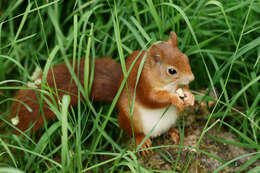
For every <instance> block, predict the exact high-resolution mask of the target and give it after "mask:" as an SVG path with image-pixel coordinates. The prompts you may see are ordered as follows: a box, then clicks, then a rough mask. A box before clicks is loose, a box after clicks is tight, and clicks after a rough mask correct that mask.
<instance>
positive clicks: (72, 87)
mask: <svg viewBox="0 0 260 173" xmlns="http://www.w3.org/2000/svg"><path fill="white" fill-rule="evenodd" d="M84 61H85V60H84V59H81V60H80V64H79V68H78V64H77V62H76V63H75V66H74V67H75V68H74V73H75V75H76V76H77V77H78V79H79V81H80V83H81V85H82V87H84ZM70 63H71V65H72V61H71V62H70ZM94 71H95V72H94V81H93V85H92V90H91V94H90V100H92V99H93V100H94V101H105V102H112V100H113V99H114V96H115V94H116V93H117V89H118V86H119V82H120V76H121V74H122V71H121V66H120V64H119V63H117V62H115V61H114V60H113V59H112V58H100V59H96V60H95V70H94ZM41 77H42V75H40V78H41ZM46 82H47V84H48V87H50V88H51V89H52V91H53V92H54V94H53V96H54V100H51V99H50V97H48V96H46V95H44V96H45V99H48V100H49V101H51V103H54V101H55V104H58V100H61V99H62V96H63V95H65V94H68V95H70V97H71V102H70V105H72V106H75V105H77V104H78V97H77V96H78V86H77V84H76V83H75V81H74V79H73V78H72V76H71V73H70V72H69V70H68V68H67V66H66V64H64V63H63V64H58V65H56V66H54V67H52V68H51V69H50V70H49V72H48V74H47V78H46ZM37 88H39V89H40V85H37ZM55 92H57V93H58V94H56V95H58V97H57V96H55ZM81 98H83V97H82V95H81ZM15 99H17V100H19V102H17V101H15V102H13V104H12V106H11V112H10V117H11V118H15V119H18V120H16V122H18V123H17V124H15V125H16V127H17V128H19V129H20V130H22V131H24V130H26V129H28V128H29V126H30V124H33V123H35V124H34V126H33V131H37V130H38V129H39V128H40V127H41V126H42V125H43V124H44V118H45V120H50V119H53V118H56V115H55V114H54V113H53V112H52V111H51V110H50V109H49V106H48V104H47V103H46V102H45V99H42V104H40V102H41V100H40V92H39V91H38V90H36V89H23V90H19V91H18V92H17V93H16V95H15ZM24 104H26V105H28V106H29V107H30V109H31V112H30V111H29V110H28V109H27V108H26V107H25V106H24ZM41 110H42V111H41ZM43 115H44V117H43Z"/></svg>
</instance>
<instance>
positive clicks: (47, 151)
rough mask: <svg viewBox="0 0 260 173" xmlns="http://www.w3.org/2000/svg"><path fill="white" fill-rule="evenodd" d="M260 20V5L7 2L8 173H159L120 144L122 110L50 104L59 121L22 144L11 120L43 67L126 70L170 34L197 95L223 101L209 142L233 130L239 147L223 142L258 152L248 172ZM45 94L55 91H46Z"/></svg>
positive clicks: (194, 0) (1, 43)
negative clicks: (132, 57)
mask: <svg viewBox="0 0 260 173" xmlns="http://www.w3.org/2000/svg"><path fill="white" fill-rule="evenodd" d="M259 17H260V1H259V0H241V1H238V0H229V1H225V0H219V1H217V0H210V1H207V0H200V1H199V0H190V1H187V0H158V1H152V0H146V1H143V0H131V1H123V0H118V1H111V0H92V1H83V0H77V1H64V0H44V1H37V0H17V1H8V0H1V1H0V69H1V70H0V114H1V116H0V119H1V122H0V131H1V134H0V146H1V147H0V167H2V168H0V172H20V171H18V170H16V169H19V170H22V171H25V172H60V171H61V170H62V171H63V172H87V171H88V170H91V171H93V172H100V171H101V172H126V171H128V172H129V171H131V172H149V171H152V170H148V169H146V168H144V167H142V166H141V165H140V164H138V162H137V157H138V154H137V152H136V151H133V150H129V148H128V146H127V144H125V143H123V142H120V141H122V139H123V132H122V131H121V130H120V129H119V128H118V123H117V119H116V116H117V113H116V110H114V106H115V102H114V103H113V104H111V105H107V104H104V103H93V102H90V101H89V100H87V101H86V102H82V104H81V105H79V106H78V107H76V108H74V109H71V108H68V106H67V104H68V101H69V98H68V97H64V98H63V99H62V100H61V104H60V105H50V106H51V108H52V109H53V110H56V111H57V116H58V117H60V118H59V120H57V121H54V122H52V123H50V124H49V125H48V126H46V127H45V128H43V129H42V130H41V131H40V132H39V134H38V135H36V136H33V137H30V135H29V133H25V134H23V135H22V136H17V135H15V134H14V133H13V131H14V129H15V127H14V126H12V124H10V123H8V121H7V120H8V115H9V111H10V105H11V103H12V101H13V99H12V96H13V94H14V91H16V90H18V89H22V88H26V83H27V82H28V81H30V80H31V78H30V76H31V74H32V72H33V71H34V69H35V68H36V66H40V67H41V68H42V69H43V70H44V72H46V71H47V70H48V69H49V67H50V66H52V65H54V64H57V63H60V62H64V61H65V62H67V61H68V59H71V58H73V59H74V60H76V59H77V58H80V57H85V58H86V61H88V60H89V58H90V57H92V58H98V57H103V56H112V57H113V58H115V59H116V60H117V61H120V62H121V63H122V64H123V68H124V59H125V58H126V57H127V56H128V55H129V54H130V53H131V52H132V51H133V50H137V49H146V48H147V47H149V46H150V45H151V44H152V43H154V42H156V41H159V40H166V39H168V37H169V33H170V31H175V32H176V33H177V35H178V38H179V40H178V42H179V48H180V49H181V50H182V51H183V52H184V53H186V54H187V55H188V56H189V58H190V61H191V66H192V70H193V72H194V75H195V78H196V79H195V81H194V82H193V83H192V84H191V88H192V89H193V90H194V91H198V90H201V89H206V88H208V90H207V91H209V89H211V88H213V89H216V90H217V91H218V92H219V97H218V98H219V99H217V103H216V105H215V107H214V108H213V110H212V111H211V113H210V114H208V115H205V128H204V129H205V130H204V131H203V133H202V134H201V138H200V139H202V138H203V136H204V135H205V134H206V133H207V128H208V127H209V126H210V125H211V124H210V123H213V125H214V126H216V127H218V128H226V129H228V130H230V131H232V132H233V133H234V134H236V136H237V138H238V139H239V143H231V142H230V143H229V142H228V141H222V142H224V143H225V142H226V143H228V145H238V146H241V147H244V148H252V149H254V150H255V151H254V153H251V154H252V155H253V158H252V160H251V161H249V162H246V163H245V164H244V165H242V167H243V169H242V170H244V169H247V168H249V166H250V165H251V164H253V163H254V161H256V160H258V159H259V158H260V147H259V146H260V145H259V143H260V106H259V105H260V104H259V100H260V91H259V90H260V88H259V87H260V86H259V85H260V82H259V80H260V62H259V60H260V37H259V36H260V21H259ZM83 87H84V86H82V88H83ZM85 89H86V90H84V89H83V90H82V91H83V92H84V91H85V95H87V92H88V89H87V88H85ZM43 90H45V91H47V92H48V89H47V87H46V86H44V85H43ZM214 91H215V90H214ZM196 99H197V100H200V99H204V100H210V99H212V98H209V97H204V96H202V95H199V94H197V95H196ZM115 101H116V100H115ZM68 111H69V115H68V116H67V113H68ZM199 144H200V140H199V141H198V143H197V147H199ZM159 147H163V146H159ZM241 157H245V156H241ZM189 164H190V162H187V165H185V166H189ZM229 164H230V162H226V163H224V164H223V166H222V167H221V168H219V169H218V170H216V172H219V171H221V170H222V169H223V168H225V167H226V166H228V165H229ZM7 167H8V168H7ZM10 167H12V168H10ZM15 168H16V169H15ZM242 170H241V171H242ZM251 171H252V172H253V171H255V172H257V171H260V167H256V168H254V170H251Z"/></svg>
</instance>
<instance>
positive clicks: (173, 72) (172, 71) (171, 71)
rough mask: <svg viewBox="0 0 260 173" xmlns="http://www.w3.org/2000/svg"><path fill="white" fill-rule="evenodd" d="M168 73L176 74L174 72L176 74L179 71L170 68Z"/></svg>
mask: <svg viewBox="0 0 260 173" xmlns="http://www.w3.org/2000/svg"><path fill="white" fill-rule="evenodd" d="M168 73H169V74H170V75H174V74H176V73H177V71H176V70H175V69H174V68H172V67H171V68H169V69H168Z"/></svg>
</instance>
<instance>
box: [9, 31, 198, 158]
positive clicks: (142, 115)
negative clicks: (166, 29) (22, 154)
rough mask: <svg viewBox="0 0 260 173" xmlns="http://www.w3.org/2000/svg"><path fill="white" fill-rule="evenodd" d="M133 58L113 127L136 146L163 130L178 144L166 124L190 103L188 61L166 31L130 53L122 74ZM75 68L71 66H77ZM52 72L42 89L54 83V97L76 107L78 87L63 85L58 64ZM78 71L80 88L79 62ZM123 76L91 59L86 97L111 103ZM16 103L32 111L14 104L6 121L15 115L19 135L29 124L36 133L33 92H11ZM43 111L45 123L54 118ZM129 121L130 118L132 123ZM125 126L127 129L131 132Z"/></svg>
mask: <svg viewBox="0 0 260 173" xmlns="http://www.w3.org/2000/svg"><path fill="white" fill-rule="evenodd" d="M144 56H146V59H145V60H144V65H143V69H142V72H141V75H140V78H139V81H138V84H137V86H136V80H137V73H138V69H139V65H140V63H141V61H142V58H143V57H144ZM137 57H138V58H139V59H138V60H137V61H136V63H135V64H134V66H133V69H132V70H131V72H130V75H129V77H128V79H127V84H126V85H125V86H124V89H123V91H122V93H121V95H120V97H119V100H118V102H117V109H118V112H119V114H118V122H119V125H120V127H121V128H122V129H123V130H124V131H125V132H127V133H129V134H130V135H134V137H135V141H136V146H138V145H140V144H141V143H142V140H143V139H144V138H145V136H146V135H148V134H150V137H156V136H159V135H161V134H162V133H165V132H167V131H168V132H169V134H170V136H171V138H172V140H173V141H174V142H175V143H177V144H178V143H179V135H178V130H177V129H176V128H173V127H172V126H173V125H174V123H175V121H176V119H177V117H178V116H179V114H180V113H181V112H182V111H183V110H184V106H188V105H193V104H194V95H193V94H192V93H191V92H190V90H189V87H188V84H189V83H190V82H191V81H192V80H194V75H193V73H192V71H191V67H190V63H189V59H188V57H187V56H186V55H185V54H183V53H182V52H181V51H180V50H179V49H178V48H177V36H176V34H175V33H174V32H171V33H170V38H169V40H168V41H164V42H161V43H157V44H154V45H152V46H151V47H150V48H149V49H148V50H146V51H134V52H133V53H132V54H131V55H129V56H128V58H127V59H126V68H127V70H129V68H130V66H131V64H132V63H133V62H134V61H135V59H136V58H137ZM75 67H77V64H76V66H75ZM52 70H53V72H54V74H52V73H51V70H50V71H49V72H48V75H47V83H48V85H49V86H50V87H51V88H52V87H53V88H54V87H55V84H54V83H56V88H57V89H58V90H60V92H59V94H58V95H59V97H60V98H61V97H62V96H63V95H64V94H65V92H62V91H66V94H68V93H69V94H70V96H71V105H73V106H75V105H77V103H78V102H77V101H78V100H77V92H78V87H77V85H76V83H74V82H72V84H71V85H68V82H69V81H70V80H71V75H70V73H69V71H68V69H67V66H66V65H65V64H59V65H56V66H54V67H53V68H52ZM78 70H79V80H80V82H81V84H82V85H83V74H84V60H81V61H80V68H79V69H77V68H76V69H75V73H76V74H77V71H78ZM53 76H54V78H55V80H54V79H53ZM120 76H121V78H120ZM123 78H124V75H123V73H122V70H121V67H120V64H119V63H116V62H115V61H114V60H112V59H108V58H103V59H97V60H96V61H95V74H94V83H93V87H92V91H91V98H93V99H94V100H96V101H108V102H111V101H112V100H113V98H114V96H115V94H116V92H117V89H118V87H119V86H120V84H121V81H122V80H123ZM72 81H73V80H72ZM83 86H84V85H83ZM180 87H182V89H180ZM134 92H135V93H136V96H135V102H134V108H133V113H132V114H131V113H130V107H131V104H132V100H133V95H134ZM16 99H18V100H20V101H22V102H24V103H25V104H27V105H28V106H29V107H31V109H32V110H33V112H29V111H28V110H27V109H26V108H25V107H24V106H23V105H20V103H19V102H14V103H13V105H12V107H11V114H10V115H11V118H13V117H16V116H18V118H19V123H18V124H17V125H16V127H18V128H19V129H21V130H23V131H24V130H26V129H27V128H28V127H29V125H30V123H32V122H35V125H34V126H33V130H34V131H36V130H38V129H39V128H40V127H41V126H42V125H43V123H44V122H43V117H42V115H41V113H40V112H39V110H40V109H39V103H38V101H37V96H36V92H35V90H20V91H18V93H17V94H16ZM56 101H57V99H56ZM19 105H20V106H19ZM19 107H20V109H19ZM166 108H168V110H167V111H165V110H166ZM43 109H44V112H45V118H46V120H49V119H52V118H55V114H54V113H53V112H52V111H51V110H49V109H48V106H47V104H46V103H43ZM164 112H165V113H164ZM130 117H132V122H131V118H130ZM131 124H132V125H133V128H131ZM132 129H133V130H132ZM132 131H134V134H132ZM150 146H151V140H150V138H148V139H147V140H146V141H145V142H144V144H143V145H142V146H141V148H142V149H145V148H148V147H150ZM151 151H152V150H143V151H142V153H143V154H144V155H145V154H147V153H149V152H151Z"/></svg>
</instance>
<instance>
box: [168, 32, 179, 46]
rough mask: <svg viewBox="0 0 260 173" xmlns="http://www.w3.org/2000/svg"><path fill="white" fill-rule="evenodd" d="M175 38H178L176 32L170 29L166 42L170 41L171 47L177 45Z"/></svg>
mask: <svg viewBox="0 0 260 173" xmlns="http://www.w3.org/2000/svg"><path fill="white" fill-rule="evenodd" d="M177 40H178V38H177V35H176V33H175V32H173V31H171V33H170V38H169V40H168V43H170V44H171V45H172V46H173V47H177Z"/></svg>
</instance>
